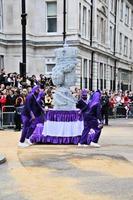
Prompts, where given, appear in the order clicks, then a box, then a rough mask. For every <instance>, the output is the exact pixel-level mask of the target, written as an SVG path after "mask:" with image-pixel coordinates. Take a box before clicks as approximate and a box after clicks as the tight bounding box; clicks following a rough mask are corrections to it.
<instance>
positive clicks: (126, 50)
mask: <svg viewBox="0 0 133 200" xmlns="http://www.w3.org/2000/svg"><path fill="white" fill-rule="evenodd" d="M124 55H125V56H127V55H128V38H127V37H126V36H125V38H124Z"/></svg>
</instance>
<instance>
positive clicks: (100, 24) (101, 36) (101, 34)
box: [97, 15, 106, 44]
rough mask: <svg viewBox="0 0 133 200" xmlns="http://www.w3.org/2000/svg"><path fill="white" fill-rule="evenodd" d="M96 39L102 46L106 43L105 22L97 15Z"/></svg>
mask: <svg viewBox="0 0 133 200" xmlns="http://www.w3.org/2000/svg"><path fill="white" fill-rule="evenodd" d="M97 39H98V41H99V42H101V43H102V44H105V41H106V20H105V19H104V18H103V17H101V16H100V15H97Z"/></svg>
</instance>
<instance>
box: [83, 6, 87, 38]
mask: <svg viewBox="0 0 133 200" xmlns="http://www.w3.org/2000/svg"><path fill="white" fill-rule="evenodd" d="M86 10H87V9H86V7H85V6H83V24H82V34H83V36H84V37H86V21H87V12H86Z"/></svg>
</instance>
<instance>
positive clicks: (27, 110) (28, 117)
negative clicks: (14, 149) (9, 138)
mask: <svg viewBox="0 0 133 200" xmlns="http://www.w3.org/2000/svg"><path fill="white" fill-rule="evenodd" d="M39 91H40V86H39V85H36V86H34V87H33V89H32V91H31V92H30V93H29V94H28V96H27V97H26V101H25V105H24V108H23V111H22V114H21V118H22V122H23V129H22V134H21V138H20V142H19V144H18V146H20V147H27V146H29V145H31V144H32V143H31V142H30V140H29V137H30V136H31V135H32V133H33V131H34V129H35V127H36V124H37V123H38V121H39V117H40V110H41V109H40V107H39V106H38V103H37V97H38V94H39Z"/></svg>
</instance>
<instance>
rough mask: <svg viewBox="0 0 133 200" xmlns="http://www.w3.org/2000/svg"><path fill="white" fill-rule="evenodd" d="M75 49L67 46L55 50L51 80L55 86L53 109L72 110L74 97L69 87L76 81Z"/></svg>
mask: <svg viewBox="0 0 133 200" xmlns="http://www.w3.org/2000/svg"><path fill="white" fill-rule="evenodd" d="M77 53H78V51H77V49H76V48H74V47H68V46H67V45H66V44H65V45H64V47H63V48H59V49H57V50H56V65H55V67H54V68H53V70H52V81H53V83H54V85H56V86H57V89H56V91H55V94H54V95H53V101H54V109H57V110H74V109H76V106H75V103H76V99H74V97H73V96H72V93H71V91H70V87H71V86H74V85H75V82H76V74H75V70H76V65H77V63H78V61H77Z"/></svg>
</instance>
